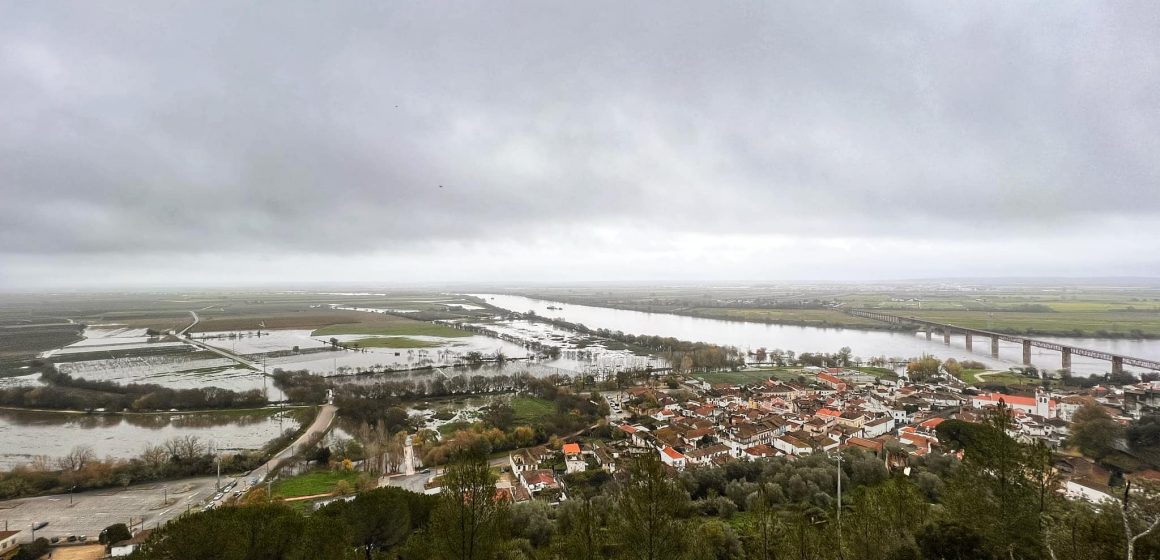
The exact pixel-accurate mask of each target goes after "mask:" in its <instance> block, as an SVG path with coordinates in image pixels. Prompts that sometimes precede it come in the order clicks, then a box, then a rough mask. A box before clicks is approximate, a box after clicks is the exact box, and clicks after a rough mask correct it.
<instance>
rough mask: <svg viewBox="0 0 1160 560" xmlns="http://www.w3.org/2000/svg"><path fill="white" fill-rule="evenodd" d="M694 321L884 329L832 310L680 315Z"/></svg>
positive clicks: (697, 310)
mask: <svg viewBox="0 0 1160 560" xmlns="http://www.w3.org/2000/svg"><path fill="white" fill-rule="evenodd" d="M680 314H681V315H692V316H694V317H706V318H710V319H726V320H733V321H750V322H754V323H779V324H785V325H801V326H807V327H850V328H870V329H874V328H883V323H882V322H880V321H875V320H873V319H864V318H862V317H854V316H851V315H846V314H845V313H842V312H841V311H836V310H833V309H739V308H727V307H725V308H723V307H693V308H689V309H686V310H684V311H682V312H681V313H680Z"/></svg>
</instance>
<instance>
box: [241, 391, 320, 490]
mask: <svg viewBox="0 0 1160 560" xmlns="http://www.w3.org/2000/svg"><path fill="white" fill-rule="evenodd" d="M337 412H338V407H337V406H334V405H333V404H324V405H322V408H321V409H319V410H318V415H317V416H315V417H314V422H312V423H311V424H310V427H309V428H307V429H306V431H305V432H303V433H302V435H301V436H300V437H299V438H298V439H297V440H295V441H294V443H292V444H290V445H289V446H288V447H287V448H286V449H283V450H282V451H279V452H278V453H277V454H276V455H274V456H273V457H271V458H270V460H269V461H266V464H265V465H262V466H260V467H258V468H256V469H254V470H253V472H254V473H255V475H256V476H257V477H258V482H262V481H264V480H266V477H268V476H270V472H271V471H273V470H275V469H277V468H278V467H280V466H281V465H282V463H284V462H286V460H288V459H290V458H291V457H293V456H294V454H295V453H297V452H298V449H299V448H300V447H302V446H303V445H306V443H308V442H309V440H310V439H311V438H312V437H321V436H324V435H326V433H327V432H329V431H330V427H331V426H332V425H333V424H334V416H335V414H336V413H337ZM259 471H260V472H259Z"/></svg>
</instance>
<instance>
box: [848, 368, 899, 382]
mask: <svg viewBox="0 0 1160 560" xmlns="http://www.w3.org/2000/svg"><path fill="white" fill-rule="evenodd" d="M852 369H855V370H858V371H860V372H862V373H864V374H866V375H873V376H874V377H877V378H880V379H898V375H897V374H895V373H894V370H890V369H886V368H880V367H860V368H852Z"/></svg>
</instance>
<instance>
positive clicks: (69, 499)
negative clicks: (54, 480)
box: [68, 484, 77, 506]
mask: <svg viewBox="0 0 1160 560" xmlns="http://www.w3.org/2000/svg"><path fill="white" fill-rule="evenodd" d="M76 489H77V487H76V485H75V484H74V485H73V486H72V488H69V489H68V505H69V506H71V505H73V492H74V491H75V490H76Z"/></svg>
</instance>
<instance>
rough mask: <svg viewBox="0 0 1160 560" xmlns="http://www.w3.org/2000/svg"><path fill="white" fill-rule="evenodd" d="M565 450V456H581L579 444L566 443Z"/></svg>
mask: <svg viewBox="0 0 1160 560" xmlns="http://www.w3.org/2000/svg"><path fill="white" fill-rule="evenodd" d="M563 449H564V454H565V455H579V454H580V444H579V443H565V444H564V448H563Z"/></svg>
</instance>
